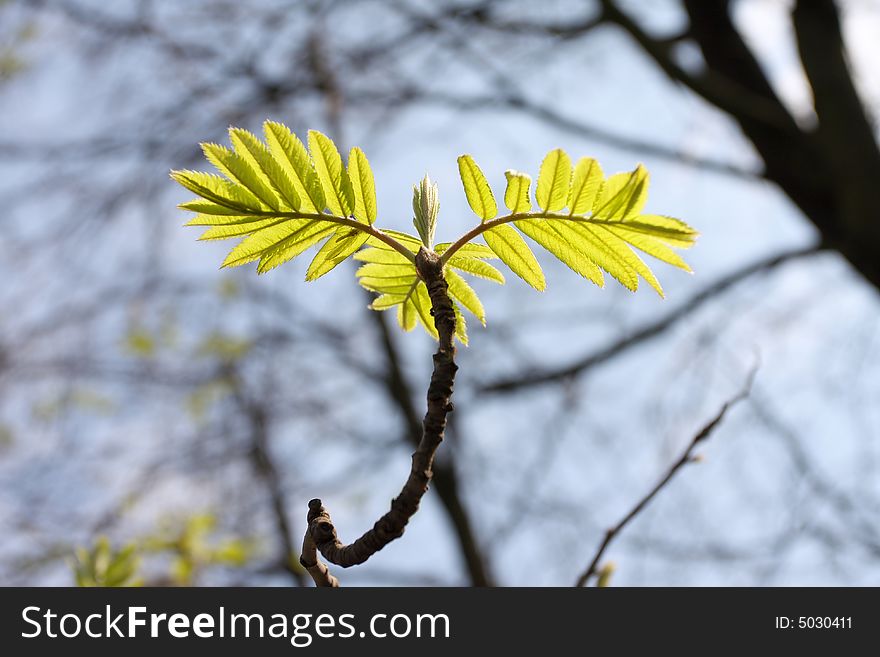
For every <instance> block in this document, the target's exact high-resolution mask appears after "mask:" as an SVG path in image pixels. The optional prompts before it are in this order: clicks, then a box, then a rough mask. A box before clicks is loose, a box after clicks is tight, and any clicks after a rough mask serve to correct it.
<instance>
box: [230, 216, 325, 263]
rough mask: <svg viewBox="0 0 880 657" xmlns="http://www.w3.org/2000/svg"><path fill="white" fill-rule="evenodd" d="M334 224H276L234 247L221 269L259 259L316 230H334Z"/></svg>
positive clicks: (308, 221)
mask: <svg viewBox="0 0 880 657" xmlns="http://www.w3.org/2000/svg"><path fill="white" fill-rule="evenodd" d="M335 227H336V226H335V224H329V223H327V222H323V221H314V220H311V219H292V220H290V221H285V222H284V223H281V224H278V225H277V226H270V227H268V228H263V229H261V230H258V231H256V232H254V233H253V234H251V235H250V237H248V238H246V239H245V240H243V241H242V242H241V244H239V245H238V246H236V247H235V248H234V249H232V251H230V252H229V255H228V256H226V260H224V261H223V265H222V266H223V267H237V266H239V265H243V264H245V263H247V262H251V261H253V260H256V259H258V258H259V257H261V256H262V255H263V254H264V253H265V252H267V251H269V250H271V249H275V248H283V247H284V246H286V245H289V244H292V243H295V242H298V241H299V240H301V239H304V238H307V237H309V236H311V235H312V234H313V232H314V231H315V230H316V229H320V228H330V229H334V228H335Z"/></svg>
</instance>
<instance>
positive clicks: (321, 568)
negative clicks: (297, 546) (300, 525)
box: [299, 506, 339, 589]
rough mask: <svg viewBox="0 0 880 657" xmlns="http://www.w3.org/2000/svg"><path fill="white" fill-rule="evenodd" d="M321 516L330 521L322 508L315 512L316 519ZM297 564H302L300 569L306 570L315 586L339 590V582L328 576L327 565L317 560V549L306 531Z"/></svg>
mask: <svg viewBox="0 0 880 657" xmlns="http://www.w3.org/2000/svg"><path fill="white" fill-rule="evenodd" d="M321 514H324V515H325V516H326V518H327V520H328V521H329V520H330V516H329V515H327V513H326V511H325V510H324V507H323V506H322V507H320V509H319V510H318V511H317V514H316V517H317V515H321ZM311 515H312V512H311V507H310V509H309V517H311ZM309 522H311V521H309ZM299 562H300V564H302V567H303V568H305V569H306V572H308V574H309V575H311V576H312V580H313V581H314V582H315V586H318V587H327V588H333V589H336V588H339V580H338V579H336V578H335V577H334V576H333V575H331V574H330V569H329V568H327V564H325V563H323V562H322V561H321V560H320V559H318V548H317V546H316V545H315V541H314V539H313V538H312V533H311V532H310V531H308V530H306V534H305V536H303V547H302V553H301V554H300V557H299Z"/></svg>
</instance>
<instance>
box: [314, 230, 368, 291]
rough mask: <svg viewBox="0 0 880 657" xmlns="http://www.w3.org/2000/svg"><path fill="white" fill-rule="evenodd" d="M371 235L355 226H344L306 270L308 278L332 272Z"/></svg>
mask: <svg viewBox="0 0 880 657" xmlns="http://www.w3.org/2000/svg"><path fill="white" fill-rule="evenodd" d="M367 238H369V235H368V234H367V233H364V232H361V231H359V230H357V229H355V228H348V227H345V226H343V227H342V228H338V229H337V230H336V234H335V235H334V236H333V237H331V238H330V239H329V240H327V241H326V242H325V243H324V246H322V247H321V248H320V250H319V251H318V253H317V254H316V255H315V257H314V259H313V260H312V262H311V263H310V264H309V268H308V270H307V271H306V280H307V281H314V280H316V279H318V278H320V277H321V276H323V275H324V274H326V273H328V272H330V271H331V270H332V269H333V268H334V267H336V265H338V264H339V263H340V262H343V261H344V260H346V259H347V258H348V256H350V255H352V254H353V253H354V252H355V251H357V250H358V249H360V248H361V247H362V246H363V245H364V243H366V241H367Z"/></svg>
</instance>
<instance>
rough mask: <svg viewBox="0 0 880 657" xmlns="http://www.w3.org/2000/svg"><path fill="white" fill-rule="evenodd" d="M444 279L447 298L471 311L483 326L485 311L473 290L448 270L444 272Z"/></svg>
mask: <svg viewBox="0 0 880 657" xmlns="http://www.w3.org/2000/svg"><path fill="white" fill-rule="evenodd" d="M445 278H446V283H447V284H448V285H449V296H451V297H452V298H453V299H455V300H456V301H458V302H459V303H460V304H461V305H462V306H464V307H465V308H467V309H468V310H469V311H471V312H472V313H473V314H474V316H475V317H476V318H477V319H479V320H480V323H481V324H482V325H483V326H485V325H486V311H485V309H484V308H483V304H482V303H481V302H480V298H479V297H478V296H477V293H476V292H474V289H473V288H472V287H471V286H470V285H468V284H467V281H465V280H464V279H463V278H462V277H461V276H459V275H458V274H456V273H455V272H454V271H452V270H450V269H447V270H446V272H445Z"/></svg>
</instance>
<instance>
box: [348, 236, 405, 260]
mask: <svg viewBox="0 0 880 657" xmlns="http://www.w3.org/2000/svg"><path fill="white" fill-rule="evenodd" d="M372 239H373V238H370V239H368V240H367V243H368V244H371V240H372ZM377 241H378V240H377ZM379 243H380V244H382V246H385V247H387V246H388V245H387V244H385V243H384V242H379ZM354 258H355V260H360V261H361V262H375V263H380V264H381V263H388V264H401V265H407V266H409V267H412V266H413V264H412V263H411V262H410V261H409V260H407V259H406V258H405V257H404V256H403V254H402V253H400V252H399V251H396V250H395V249H392V248H384V249H380V248H378V247H375V246H370V247H369V248H366V249H363V250H361V251H358V252H357V253H355V254H354Z"/></svg>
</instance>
